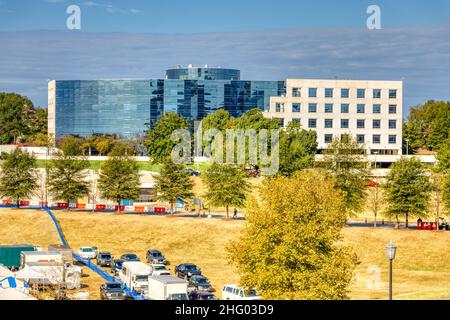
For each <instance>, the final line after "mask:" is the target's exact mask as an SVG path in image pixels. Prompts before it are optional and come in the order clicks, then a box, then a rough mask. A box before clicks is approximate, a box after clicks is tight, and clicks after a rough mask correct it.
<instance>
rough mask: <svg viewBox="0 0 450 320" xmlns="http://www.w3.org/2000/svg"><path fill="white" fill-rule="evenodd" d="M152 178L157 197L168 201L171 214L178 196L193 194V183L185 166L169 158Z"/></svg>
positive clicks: (185, 196) (184, 196) (187, 196)
mask: <svg viewBox="0 0 450 320" xmlns="http://www.w3.org/2000/svg"><path fill="white" fill-rule="evenodd" d="M154 179H155V191H156V192H157V194H158V199H160V200H163V201H167V202H169V203H170V207H171V213H172V214H174V205H175V203H176V201H177V199H178V198H189V197H192V196H193V195H194V194H193V193H192V188H193V185H194V184H193V182H192V180H191V177H190V175H189V174H188V173H187V172H186V171H185V166H184V165H181V164H176V163H173V162H172V161H171V160H170V158H166V159H165V161H164V163H163V166H162V168H161V172H160V173H159V174H158V175H156V176H155V177H154Z"/></svg>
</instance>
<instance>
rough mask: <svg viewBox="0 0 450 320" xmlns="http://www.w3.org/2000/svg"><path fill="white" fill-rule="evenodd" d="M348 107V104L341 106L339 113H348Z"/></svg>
mask: <svg viewBox="0 0 450 320" xmlns="http://www.w3.org/2000/svg"><path fill="white" fill-rule="evenodd" d="M349 110H350V106H349V105H348V104H341V113H349Z"/></svg>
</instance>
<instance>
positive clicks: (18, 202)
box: [16, 199, 20, 209]
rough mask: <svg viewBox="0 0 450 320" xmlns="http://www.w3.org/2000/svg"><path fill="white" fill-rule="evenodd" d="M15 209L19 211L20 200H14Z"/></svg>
mask: <svg viewBox="0 0 450 320" xmlns="http://www.w3.org/2000/svg"><path fill="white" fill-rule="evenodd" d="M16 207H17V209H20V199H17V200H16Z"/></svg>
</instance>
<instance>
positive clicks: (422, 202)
mask: <svg viewBox="0 0 450 320" xmlns="http://www.w3.org/2000/svg"><path fill="white" fill-rule="evenodd" d="M384 188H385V191H386V199H387V202H388V204H389V206H388V208H387V210H386V212H385V213H386V215H387V216H390V217H395V218H396V220H397V226H398V225H399V224H398V218H399V216H400V215H405V220H406V227H408V219H409V217H423V216H425V215H426V214H427V212H428V205H429V202H430V193H431V191H432V184H431V182H430V177H429V174H428V172H427V170H426V168H425V166H424V164H423V163H422V162H420V160H419V159H417V158H411V159H407V158H402V159H400V161H398V162H396V163H394V164H393V165H392V167H391V171H390V173H389V175H388V176H387V182H386V184H385V186H384Z"/></svg>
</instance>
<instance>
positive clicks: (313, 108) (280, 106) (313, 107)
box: [275, 103, 397, 114]
mask: <svg viewBox="0 0 450 320" xmlns="http://www.w3.org/2000/svg"><path fill="white" fill-rule="evenodd" d="M334 109H335V108H334V105H333V104H332V103H326V104H325V105H324V109H323V110H324V113H333V112H334ZM381 109H382V107H381V104H374V105H372V113H374V114H380V113H381ZM317 110H318V108H317V103H309V104H308V112H309V113H317ZM301 111H302V105H301V103H293V104H292V112H293V113H299V112H301ZM275 112H282V113H284V112H285V108H284V103H276V104H275ZM388 112H389V114H396V113H397V105H396V104H390V105H389V108H388ZM341 113H350V105H349V104H347V103H343V104H341ZM356 113H360V114H363V113H366V105H365V104H357V105H356Z"/></svg>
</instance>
